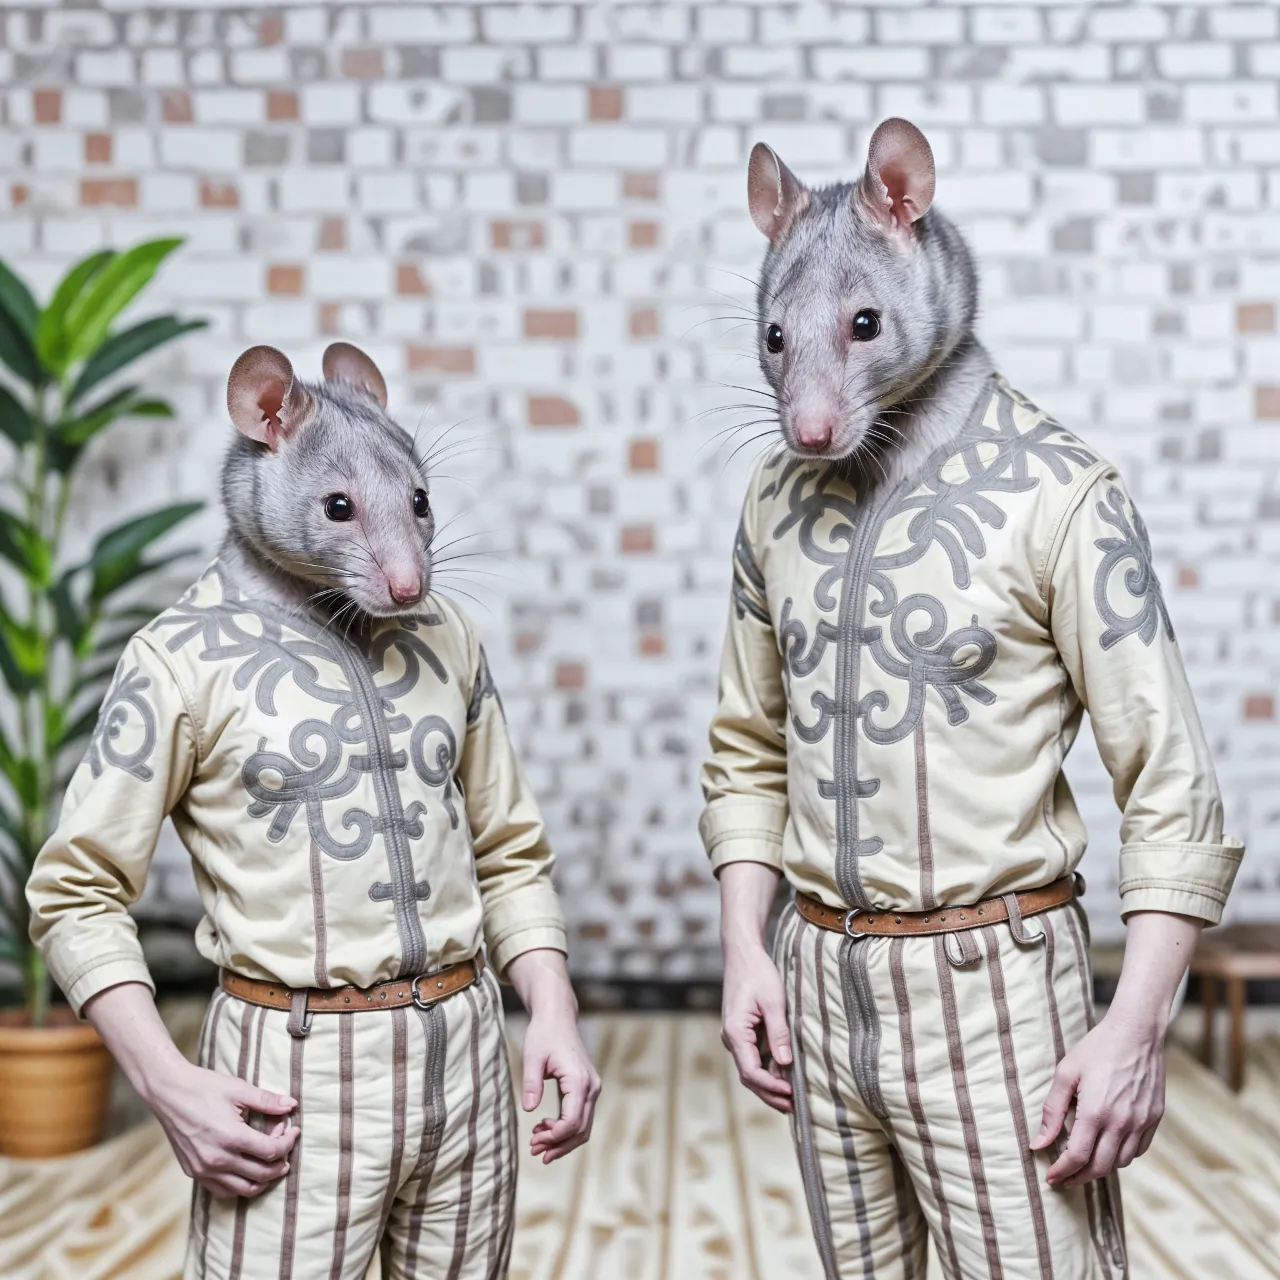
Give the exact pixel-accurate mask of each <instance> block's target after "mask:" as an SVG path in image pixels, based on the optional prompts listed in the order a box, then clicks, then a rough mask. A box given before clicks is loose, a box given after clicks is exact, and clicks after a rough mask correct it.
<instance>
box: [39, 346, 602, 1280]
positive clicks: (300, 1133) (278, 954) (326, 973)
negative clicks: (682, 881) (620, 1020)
mask: <svg viewBox="0 0 1280 1280" xmlns="http://www.w3.org/2000/svg"><path fill="white" fill-rule="evenodd" d="M323 369H324V380H323V381H322V382H319V383H314V384H307V383H303V382H300V381H298V380H297V379H296V378H295V377H294V372H293V368H292V366H291V365H290V363H289V361H288V360H287V359H286V358H285V356H284V355H282V354H281V353H280V352H279V351H276V350H274V349H273V348H270V347H254V348H252V349H251V350H249V351H246V352H245V353H244V355H242V356H241V357H240V359H239V360H238V361H236V364H235V366H234V368H233V369H232V371H231V376H230V379H229V382H228V386H227V403H228V407H229V409H230V413H231V418H232V420H233V422H234V423H235V425H236V427H237V428H238V429H239V435H238V436H236V437H235V439H234V443H233V445H232V447H231V449H230V451H229V453H228V456H227V460H226V464H225V467H224V471H223V498H224V505H225V508H226V514H227V522H228V534H227V538H226V541H225V543H224V545H223V547H222V550H221V552H220V553H219V555H218V558H217V559H216V560H214V562H213V563H212V564H211V565H210V566H209V567H208V568H207V569H206V570H205V572H204V573H203V574H202V575H201V577H200V578H199V579H198V581H197V582H196V583H195V584H194V585H193V586H192V587H191V588H190V589H189V590H188V591H187V592H186V594H185V595H183V596H182V598H181V599H180V600H179V601H178V602H177V603H176V604H175V605H174V606H173V607H172V608H170V609H167V610H165V611H164V612H163V613H162V614H160V616H159V617H158V618H156V619H155V620H154V621H153V622H151V623H149V624H148V625H147V626H145V627H143V628H142V630H141V631H139V632H138V634H137V635H136V636H134V638H133V639H132V640H131V641H130V643H129V645H128V647H127V648H126V650H125V653H124V656H123V657H122V658H121V660H120V664H119V667H118V668H117V671H116V675H115V679H114V681H113V683H112V685H111V688H110V690H109V692H108V693H107V696H106V699H105V701H104V703H103V707H102V714H101V718H100V720H99V723H98V728H97V730H96V731H95V733H94V736H93V738H92V741H91V743H90V746H89V749H88V752H87V754H86V756H85V759H84V761H83V763H82V764H81V765H80V767H79V769H78V770H77V771H76V774H75V776H74V777H73V779H72V781H71V785H70V787H69V789H68V792H67V797H66V801H65V803H64V806H63V811H62V817H61V820H60V822H59V825H58V828H57V830H56V831H55V832H54V834H53V835H52V836H51V837H50V839H49V841H48V843H47V844H46V845H45V847H44V849H43V850H42V851H41V853H40V856H39V858H38V859H37V861H36V866H35V870H34V873H33V875H32V877H31V882H30V886H29V889H28V896H29V899H30V902H31V909H32V935H33V937H34V939H35V941H36V942H37V944H38V945H39V947H40V949H41V951H42V953H43V954H44V956H45V958H46V959H47V961H48V963H49V966H50V969H51V971H52V973H53V975H54V977H55V979H56V980H57V981H58V983H59V985H60V986H61V987H62V988H63V990H64V991H65V992H66V995H67V998H68V999H69V1000H70V1002H71V1004H72V1005H73V1007H75V1008H76V1009H77V1010H82V1011H83V1012H84V1015H85V1016H86V1017H87V1018H89V1020H90V1021H92V1022H93V1023H94V1024H95V1026H97V1027H98V1028H99V1030H100V1031H101V1032H102V1035H103V1038H104V1039H105V1040H106V1042H107V1045H108V1047H109V1048H110V1049H111V1051H112V1052H113V1053H114V1054H115V1056H116V1058H117V1059H118V1060H119V1062H120V1064H121V1065H122V1067H123V1068H124V1069H125V1071H126V1072H127V1073H128V1075H129V1076H130V1078H131V1079H132V1081H133V1083H134V1084H135V1085H136V1086H137V1088H138V1090H139V1092H140V1093H141V1094H142V1096H143V1098H144V1099H145V1100H146V1101H147V1102H148V1103H149V1105H150V1106H151V1107H152V1109H153V1110H154V1111H155V1113H156V1115H157V1116H158V1117H159V1119H160V1121H161V1123H162V1124H163V1125H164V1127H165V1130H166V1132H167V1134H168V1136H169V1139H170V1141H171V1143H172V1144H173V1147H174V1150H175V1152H176V1153H177V1155H178V1158H179V1161H180V1162H181V1164H182V1166H183V1168H184V1169H185V1171H186V1172H187V1173H189V1174H191V1175H192V1176H193V1177H194V1178H195V1180H196V1182H197V1184H198V1185H197V1186H196V1188H195V1195H194V1198H193V1202H192V1221H191V1232H190V1237H189V1244H188V1250H187V1262H186V1276H187V1277H189V1278H192V1280H195V1278H198V1280H206V1278H208V1280H252V1278H253V1277H259V1276H261V1277H267V1276H270V1277H271V1278H272V1280H277V1278H286V1277H295V1278H296V1280H311V1278H312V1277H318V1276H329V1277H333V1280H341V1278H348V1277H349V1278H350V1280H359V1278H360V1277H363V1276H364V1274H365V1271H366V1268H367V1267H368V1265H369V1262H370V1259H371V1258H372V1256H373V1253H374V1251H375V1249H379V1248H380V1249H381V1255H382V1266H383V1272H382V1273H383V1275H385V1276H388V1277H396V1276H424V1275H432V1276H435V1275H439V1276H444V1275H449V1276H451V1277H456V1278H458V1280H465V1278H466V1277H475V1278H476V1280H481V1278H484V1280H489V1278H490V1277H500V1276H504V1275H505V1274H506V1271H507V1262H508V1258H509V1254H510V1249H511V1240H512V1229H513V1206H514V1193H515V1175H516V1161H517V1157H516V1151H515V1136H516V1126H515V1113H514V1109H513V1101H512V1097H511V1082H510V1079H509V1076H508V1057H507V1047H506V1040H505V1037H504V1033H503V1018H502V1000H501V995H500V991H499V986H498V977H499V976H503V977H505V978H507V979H509V980H510V981H511V982H512V983H513V984H514V985H515V987H516V988H517V990H518V991H519V993H520V995H521V997H522V998H523V1000H524V1001H525V1004H526V1005H527V1007H528V1008H529V1010H530V1015H531V1017H530V1024H529V1031H528V1034H527V1036H526V1038H525V1043H524V1081H523V1102H524V1105H525V1107H526V1109H531V1108H532V1107H534V1106H536V1105H537V1103H538V1102H539V1100H540V1099H541V1095H542V1089H543V1080H544V1078H546V1077H554V1078H555V1079H556V1080H557V1081H558V1083H559V1086H560V1093H561V1108H560V1115H559V1117H558V1118H556V1119H547V1120H543V1121H540V1122H539V1124H538V1125H537V1127H536V1128H535V1130H534V1133H533V1138H532V1148H533V1151H534V1153H535V1154H540V1155H542V1157H543V1159H544V1161H547V1160H553V1159H556V1158H558V1157H559V1156H561V1155H563V1154H565V1153H566V1152H567V1151H570V1150H572V1149H573V1148H574V1147H575V1146H577V1145H579V1144H580V1143H582V1142H584V1141H586V1139H587V1136H588V1135H589V1133H590V1129H591V1120H592V1111H593V1108H594V1103H595V1098H596V1095H597V1093H598V1090H599V1079H598V1077H597V1076H596V1073H595V1071H594V1069H593V1067H592V1065H591V1062H590V1059H589V1058H588V1055H587V1053H586V1050H585V1049H584V1047H583V1045H582V1041H581V1039H580V1037H579V1034H578V1030H577V1025H576V1006H575V1004H574V999H573V992H572V988H571V987H570V985H569V980H568V974H567V970H566V968H565V960H564V954H565V949H566V948H565V929H564V923H563V919H562V916H561V911H560V906H559V903H558V901H557V898H556V893H555V890H554V889H553V888H552V885H551V879H550V872H551V865H552V856H551V850H550V849H549V847H548V845H547V841H546V839H545V836H544V833H543V825H542V820H541V817H540V815H539V812H538V807H537V803H536V801H535V800H534V797H533V795H532V794H531V792H530V790H529V787H528V785H527V784H526V782H525V779H524V776H523V774H522V773H521V770H520V766H519V764H518V762H517V760H516V757H515V754H514V751H513V750H512V745H511V740H510V736H509V733H508V730H507V724H506V720H505V717H504V714H503V709H502V703H501V701H500V700H499V698H498V695H497V691H496V689H495V687H494V682H493V679H492V678H491V676H490V673H489V668H488V664H487V663H486V661H485V655H484V650H483V648H482V647H481V645H480V643H479V641H478V639H477V637H476V634H475V631H474V629H473V628H472V625H471V623H470V622H469V621H468V620H467V618H466V617H465V616H464V615H463V614H462V612H461V611H460V610H459V609H458V608H457V607H456V606H455V605H453V604H452V603H451V602H449V601H447V600H444V599H441V598H440V597H439V596H438V595H436V594H434V593H432V592H431V589H430V588H431V570H432V557H431V542H432V537H433V534H434V531H435V522H434V516H433V514H432V509H431V502H430V498H429V494H428V482H427V476H426V474H425V473H424V471H423V469H422V467H421V466H420V464H419V463H418V461H417V460H416V459H415V457H414V454H413V450H412V448H411V445H410V441H409V438H408V436H407V435H406V434H405V433H404V432H403V431H402V430H401V429H400V427H398V426H397V425H396V424H395V423H394V422H393V421H392V420H391V419H390V418H389V417H388V416H387V413H386V403H387V392H386V385H385V383H384V382H383V379H382V376H381V374H380V373H379V372H378V370H377V368H376V367H375V365H374V364H373V362H372V361H371V360H370V359H369V358H368V357H367V356H366V355H364V353H363V352H360V351H358V350H357V349H356V348H355V347H352V346H349V345H347V344H345V343H335V344H334V345H333V346H331V347H330V348H329V349H328V350H327V351H326V352H325V355H324V360H323ZM166 816H171V817H172V819H173V822H174V825H175V827H176V828H177V830H178V833H179V835H180V836H181V837H182V840H183V842H184V843H185V845H186V846H187V848H188V849H189V850H190V852H191V856H192V861H193V864H194V868H195V875H196V882H197V885H198V887H199V891H200V898H201V902H202V905H203V907H204V918H203V920H202V921H201V922H200V925H199V927H198V929H197V932H196V943H197V946H198V947H199V949H200V951H201V953H202V954H203V955H204V956H206V957H207V958H208V959H209V960H211V961H212V962H213V963H214V964H216V965H217V966H218V967H219V969H220V971H221V978H220V985H219V990H218V992H217V993H216V994H215V995H214V997H213V1000H212V1003H211V1004H210V1007H209V1011H208V1013H207V1015H206V1018H205V1024H204V1029H203V1032H202V1035H201V1040H200V1048H199V1057H198V1061H197V1063H196V1064H194V1065H193V1064H191V1063H188V1062H186V1061H185V1060H184V1059H183V1058H182V1057H181V1056H180V1055H179V1053H178V1051H177V1050H176V1049H175V1048H174V1046H173V1043H172V1041H171V1040H170V1039H169V1037H168V1035H167V1033H166V1032H165V1029H164V1026H163V1024H162V1023H161V1022H160V1020H159V1017H158V1016H157V1014H156V1010H155V1005H154V1002H153V1000H152V994H151V993H152V989H153V988H152V982H151V978H150V975H149V973H148V969H147V966H146V963H145V961H144V959H143V955H142V952H141V950H140V948H139V945H138V940H137V936H136V931H135V929H134V925H133V922H132V920H131V919H130V917H129V914H128V911H127V908H128V906H129V905H130V904H131V903H132V902H133V901H135V900H136V898H137V897H138V895H139V894H140V893H141V892H142V889H143V886H144V883H145V881H146V877H147V870H148V867H149V864H150V861H151V858H152V855H153V853H154V850H155V846H156V839H157V836H158V833H159V829H160V824H161V822H162V821H163V819H164V818H165V817H166Z"/></svg>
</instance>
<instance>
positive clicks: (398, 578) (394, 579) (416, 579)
mask: <svg viewBox="0 0 1280 1280" xmlns="http://www.w3.org/2000/svg"><path fill="white" fill-rule="evenodd" d="M387 590H388V591H389V592H390V594H391V599H392V600H393V601H394V602H395V603H396V604H416V603H417V602H418V601H419V600H420V599H421V598H422V575H421V574H418V573H389V574H387Z"/></svg>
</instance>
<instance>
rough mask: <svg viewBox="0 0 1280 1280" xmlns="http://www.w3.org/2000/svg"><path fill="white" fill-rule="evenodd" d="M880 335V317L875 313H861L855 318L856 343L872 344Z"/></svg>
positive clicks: (854, 334)
mask: <svg viewBox="0 0 1280 1280" xmlns="http://www.w3.org/2000/svg"><path fill="white" fill-rule="evenodd" d="M879 335H880V317H879V316H878V315H876V313H875V312H874V311H859V312H858V314H857V315H856V316H854V317H853V340H854V342H870V341H871V339H872V338H876V337H879Z"/></svg>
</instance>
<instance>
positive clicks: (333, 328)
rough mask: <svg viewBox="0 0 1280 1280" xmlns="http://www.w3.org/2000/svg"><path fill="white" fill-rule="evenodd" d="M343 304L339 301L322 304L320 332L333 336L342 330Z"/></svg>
mask: <svg viewBox="0 0 1280 1280" xmlns="http://www.w3.org/2000/svg"><path fill="white" fill-rule="evenodd" d="M341 326H342V306H341V304H340V303H337V302H322V303H321V304H320V332H321V333H323V334H325V335H327V336H332V335H333V334H335V333H340V332H341V331H342V329H341Z"/></svg>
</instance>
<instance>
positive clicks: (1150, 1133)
mask: <svg viewBox="0 0 1280 1280" xmlns="http://www.w3.org/2000/svg"><path fill="white" fill-rule="evenodd" d="M1158 1127H1159V1126H1158V1125H1154V1124H1153V1125H1151V1126H1150V1127H1149V1128H1147V1129H1144V1130H1143V1132H1142V1137H1141V1139H1140V1140H1139V1142H1138V1150H1137V1151H1136V1152H1135V1153H1134V1159H1135V1160H1136V1159H1137V1158H1138V1156H1145V1155H1146V1154H1147V1148H1148V1147H1149V1146H1150V1145H1151V1144H1152V1142H1153V1141H1155V1136H1156V1129H1157V1128H1158Z"/></svg>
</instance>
